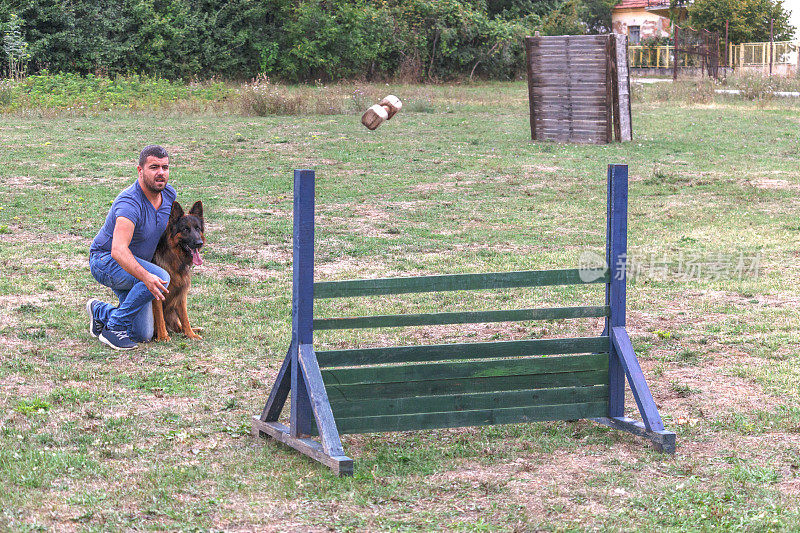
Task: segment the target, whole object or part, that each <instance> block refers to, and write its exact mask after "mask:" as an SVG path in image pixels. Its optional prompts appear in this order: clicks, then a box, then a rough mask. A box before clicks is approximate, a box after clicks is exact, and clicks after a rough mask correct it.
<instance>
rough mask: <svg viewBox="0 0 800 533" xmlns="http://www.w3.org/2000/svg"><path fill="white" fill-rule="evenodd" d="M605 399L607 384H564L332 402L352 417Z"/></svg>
mask: <svg viewBox="0 0 800 533" xmlns="http://www.w3.org/2000/svg"><path fill="white" fill-rule="evenodd" d="M600 401H608V387H607V386H605V385H598V386H595V387H564V388H558V389H529V390H515V391H492V392H484V393H479V394H449V395H442V396H415V397H411V398H377V399H376V398H372V399H368V400H360V401H350V402H348V401H339V402H336V403H333V404H331V409H332V410H333V416H334V418H336V419H339V418H352V417H363V416H380V415H393V414H396V415H400V414H411V413H438V412H443V411H475V410H482V409H505V408H509V407H530V406H535V405H558V404H566V403H585V402H600Z"/></svg>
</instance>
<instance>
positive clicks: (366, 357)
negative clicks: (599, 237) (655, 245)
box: [317, 336, 610, 368]
mask: <svg viewBox="0 0 800 533" xmlns="http://www.w3.org/2000/svg"><path fill="white" fill-rule="evenodd" d="M609 346H610V345H609V340H608V337H605V336H602V337H578V338H569V339H534V340H521V341H497V342H474V343H465V344H434V345H428V346H390V347H386V348H360V349H352V350H326V351H320V352H317V360H318V361H319V366H320V367H323V368H324V367H332V366H357V365H379V364H385V363H411V362H419V361H443V360H447V359H487V358H499V357H524V356H528V355H553V354H570V353H608V351H609Z"/></svg>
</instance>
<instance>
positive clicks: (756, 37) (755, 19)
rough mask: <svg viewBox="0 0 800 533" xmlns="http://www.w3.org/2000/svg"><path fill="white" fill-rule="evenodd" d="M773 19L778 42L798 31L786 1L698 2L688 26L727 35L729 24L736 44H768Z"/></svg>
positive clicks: (703, 0)
mask: <svg viewBox="0 0 800 533" xmlns="http://www.w3.org/2000/svg"><path fill="white" fill-rule="evenodd" d="M770 19H772V20H773V33H774V38H775V40H776V41H782V40H789V39H791V38H792V36H793V35H794V30H795V28H794V26H792V25H791V23H790V22H789V12H788V11H787V10H786V9H785V8H784V7H783V0H695V2H694V3H692V4H691V5H690V6H689V22H690V24H691V25H692V26H693V27H695V28H698V29H700V28H703V29H706V30H709V31H718V32H720V35H724V34H725V21H728V22H729V27H728V38H729V39H730V41H731V42H733V43H745V42H761V41H768V40H769V22H770Z"/></svg>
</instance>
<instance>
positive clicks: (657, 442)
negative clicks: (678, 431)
mask: <svg viewBox="0 0 800 533" xmlns="http://www.w3.org/2000/svg"><path fill="white" fill-rule="evenodd" d="M591 420H592V421H594V422H597V423H598V424H603V425H605V426H609V427H612V428H614V429H619V430H621V431H627V432H628V433H632V434H634V435H636V436H637V437H644V438H646V439H648V440H649V441H650V442H652V443H653V447H654V448H655V449H656V450H658V451H659V452H661V453H667V454H670V455H675V433H673V432H671V431H666V430H661V431H652V430H649V429H647V428H645V427H644V424H643V423H641V422H639V421H638V420H634V419H633V418H628V417H627V416H615V417H608V418H605V417H604V418H592V419H591Z"/></svg>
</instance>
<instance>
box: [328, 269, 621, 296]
mask: <svg viewBox="0 0 800 533" xmlns="http://www.w3.org/2000/svg"><path fill="white" fill-rule="evenodd" d="M584 279H585V280H587V281H584ZM609 280H610V278H609V273H608V270H607V269H602V268H598V269H577V268H573V269H566V270H526V271H522V272H490V273H484V274H447V275H443V276H416V277H408V278H380V279H351V280H344V281H320V282H317V283H314V298H346V297H352V296H378V295H381V294H405V293H412V292H440V291H466V290H479V289H507V288H512V287H542V286H545V285H581V284H584V283H608V282H609Z"/></svg>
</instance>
